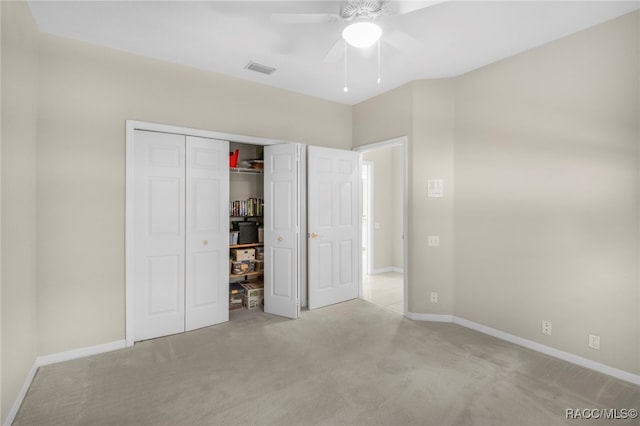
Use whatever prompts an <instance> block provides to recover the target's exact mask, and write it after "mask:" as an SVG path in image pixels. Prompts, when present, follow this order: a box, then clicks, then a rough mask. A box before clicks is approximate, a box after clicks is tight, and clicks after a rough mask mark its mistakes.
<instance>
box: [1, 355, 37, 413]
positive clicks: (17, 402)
mask: <svg viewBox="0 0 640 426" xmlns="http://www.w3.org/2000/svg"><path fill="white" fill-rule="evenodd" d="M37 371H38V365H37V362H34V363H33V365H32V366H31V370H29V373H28V374H27V378H26V379H25V380H24V383H23V384H22V387H21V388H20V392H18V396H17V397H16V400H15V401H14V403H13V405H12V406H11V410H9V414H7V418H6V419H4V423H3V425H4V426H11V423H13V421H14V420H15V418H16V414H18V409H19V408H20V405H22V401H23V400H24V397H25V396H27V391H28V390H29V386H31V382H33V378H34V377H36V372H37Z"/></svg>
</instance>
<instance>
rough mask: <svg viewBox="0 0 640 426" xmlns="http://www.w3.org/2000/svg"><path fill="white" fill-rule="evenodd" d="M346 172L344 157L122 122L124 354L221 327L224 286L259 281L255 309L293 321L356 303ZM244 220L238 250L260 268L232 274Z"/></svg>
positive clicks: (353, 220) (351, 191) (349, 166)
mask: <svg viewBox="0 0 640 426" xmlns="http://www.w3.org/2000/svg"><path fill="white" fill-rule="evenodd" d="M236 149H238V150H239V153H241V155H240V158H239V159H238V161H239V164H238V165H239V166H241V167H240V168H238V167H236V168H231V167H230V158H229V153H230V152H235V150H236ZM248 160H258V162H255V161H254V162H253V163H252V162H249V163H248V164H244V161H248ZM259 161H262V163H260V162H259ZM307 164H308V165H309V174H307ZM247 165H248V166H249V167H242V166H247ZM260 166H262V170H259V167H260ZM358 167H359V166H358V155H357V154H356V153H354V152H352V151H344V150H338V149H331V148H321V147H312V146H309V147H306V146H305V145H303V144H298V143H286V142H282V141H275V140H268V139H263V138H255V137H249V136H242V135H233V134H227V133H219V132H212V131H204V130H197V129H187V128H181V127H175V126H168V125H162V124H155V123H145V122H137V121H127V137H126V201H125V216H126V218H125V220H126V225H125V246H126V247H125V256H126V264H125V270H126V272H125V275H126V276H125V303H126V315H125V318H126V341H127V345H128V346H131V345H133V344H134V342H136V341H140V340H145V339H150V338H155V337H160V336H165V335H169V334H174V333H180V332H184V331H189V330H193V329H196V328H201V327H206V326H209V325H214V324H218V323H221V322H225V321H228V320H229V308H230V306H229V290H230V287H229V286H230V283H234V282H236V281H256V280H257V281H260V278H262V279H263V281H262V282H263V283H264V307H262V306H260V309H262V308H263V309H264V312H266V313H268V314H274V315H279V316H283V317H287V318H293V319H295V318H298V317H299V315H300V307H301V306H309V308H310V309H315V308H319V307H322V306H326V305H329V304H333V303H340V302H342V301H345V300H349V299H353V298H356V297H358V282H359V275H358V274H359V267H358V265H359V243H358V238H359V237H358V229H359V204H358V203H359V201H358V199H359V198H358V176H359V174H358ZM259 199H262V200H263V201H262V203H263V209H262V211H261V212H258V211H257V210H256V211H254V210H253V209H257V207H256V206H257V204H259V201H257V200H259ZM247 200H250V201H249V202H247ZM233 201H239V202H243V201H244V205H243V210H242V212H239V211H237V210H234V207H233V206H234V203H233ZM248 206H253V207H251V209H252V210H251V211H249V207H248ZM260 213H261V214H260ZM245 221H247V222H248V221H252V222H256V223H260V225H261V226H259V227H260V228H263V229H262V232H261V234H262V237H260V238H259V239H258V241H255V236H254V237H252V238H253V239H252V240H251V241H250V242H248V243H247V244H249V245H250V246H247V248H252V249H257V248H259V247H263V252H262V255H261V257H263V263H262V264H261V265H260V266H259V268H260V269H261V270H259V271H255V270H254V271H251V272H248V271H245V270H241V271H240V274H236V273H232V272H233V270H232V266H233V264H232V263H231V261H230V245H233V240H231V239H230V236H231V235H232V230H233V223H234V222H245ZM241 226H242V225H241V224H236V228H239V227H241ZM256 227H257V226H256ZM307 227H309V231H310V232H309V233H307ZM235 248H242V247H236V246H235V245H233V247H231V249H235ZM254 268H255V266H254ZM262 268H263V269H262Z"/></svg>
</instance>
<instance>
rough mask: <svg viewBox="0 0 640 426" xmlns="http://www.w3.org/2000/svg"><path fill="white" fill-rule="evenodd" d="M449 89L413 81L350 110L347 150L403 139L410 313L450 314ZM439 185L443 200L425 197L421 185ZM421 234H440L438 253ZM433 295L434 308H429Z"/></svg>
mask: <svg viewBox="0 0 640 426" xmlns="http://www.w3.org/2000/svg"><path fill="white" fill-rule="evenodd" d="M453 112H454V109H453V85H452V82H451V81H450V80H430V81H418V82H413V83H410V84H407V85H404V86H402V87H400V88H398V89H395V90H393V91H391V92H387V93H384V94H382V95H380V96H377V97H375V98H372V99H369V100H367V101H365V102H362V103H360V104H357V105H355V106H354V107H353V117H354V119H353V145H354V146H362V145H366V144H369V143H373V142H377V141H381V140H387V139H391V138H394V137H398V136H404V135H406V136H408V139H409V145H408V176H409V182H408V185H407V186H408V192H409V206H408V208H409V211H408V219H409V223H408V235H407V240H408V249H409V253H408V271H405V274H407V275H408V283H409V288H408V292H409V293H408V300H409V311H410V312H415V313H430V314H449V315H451V314H452V313H453V297H452V295H453V269H452V267H453V266H452V265H453V251H452V250H453V248H452V247H453V245H452V239H453V231H452V216H453V212H452V203H453V193H452V188H453V183H452V178H453V163H452V161H453V158H452V153H453V146H452V144H453ZM430 178H442V179H444V180H445V196H444V197H443V198H427V181H428V179H430ZM427 235H440V237H441V242H440V244H441V246H440V247H439V248H431V247H427ZM432 291H435V292H438V295H439V303H437V304H432V303H430V293H431V292H432Z"/></svg>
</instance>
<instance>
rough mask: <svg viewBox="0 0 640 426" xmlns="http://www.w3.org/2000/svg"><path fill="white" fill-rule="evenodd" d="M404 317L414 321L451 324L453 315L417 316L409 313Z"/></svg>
mask: <svg viewBox="0 0 640 426" xmlns="http://www.w3.org/2000/svg"><path fill="white" fill-rule="evenodd" d="M406 317H407V318H409V319H412V320H414V321H429V322H453V315H440V314H418V313H415V312H409V313H408V314H407V315H406Z"/></svg>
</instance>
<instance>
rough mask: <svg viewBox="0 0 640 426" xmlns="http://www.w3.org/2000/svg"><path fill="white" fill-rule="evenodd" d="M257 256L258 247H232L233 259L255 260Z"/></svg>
mask: <svg viewBox="0 0 640 426" xmlns="http://www.w3.org/2000/svg"><path fill="white" fill-rule="evenodd" d="M255 258H256V249H253V248H242V249H231V259H233V260H254V259H255Z"/></svg>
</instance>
